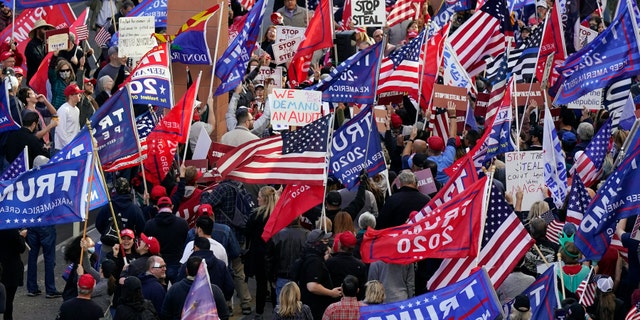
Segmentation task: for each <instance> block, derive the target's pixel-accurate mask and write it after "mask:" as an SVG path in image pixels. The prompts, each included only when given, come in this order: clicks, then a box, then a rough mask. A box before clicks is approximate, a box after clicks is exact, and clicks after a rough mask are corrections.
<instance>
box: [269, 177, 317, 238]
mask: <svg viewBox="0 0 640 320" xmlns="http://www.w3.org/2000/svg"><path fill="white" fill-rule="evenodd" d="M323 197H324V187H323V186H321V185H317V186H309V185H293V184H288V185H287V186H286V187H285V188H284V191H282V194H281V195H280V199H278V202H277V203H276V206H275V207H274V208H273V212H272V213H271V215H269V220H267V224H266V225H265V226H264V231H263V232H262V239H263V240H264V241H265V242H266V241H268V240H269V239H271V237H273V235H275V234H276V233H278V231H280V230H282V229H284V227H286V226H288V225H289V224H290V223H291V222H292V221H293V219H295V218H296V217H299V216H301V215H302V214H303V213H305V212H307V211H308V210H309V209H311V208H313V207H315V206H316V205H318V204H320V203H322V200H323Z"/></svg>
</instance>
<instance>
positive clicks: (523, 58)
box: [512, 25, 544, 83]
mask: <svg viewBox="0 0 640 320" xmlns="http://www.w3.org/2000/svg"><path fill="white" fill-rule="evenodd" d="M543 29H544V28H543V27H542V25H540V26H538V27H537V28H534V29H533V30H532V31H531V35H530V36H529V38H527V39H526V40H525V41H524V43H523V46H522V47H521V49H522V52H521V54H520V57H519V58H518V61H517V62H516V65H515V67H514V68H513V69H512V70H513V74H514V78H515V80H516V81H524V82H527V83H530V82H532V81H533V78H534V77H535V75H536V62H537V61H538V53H539V52H540V42H541V41H542V30H543Z"/></svg>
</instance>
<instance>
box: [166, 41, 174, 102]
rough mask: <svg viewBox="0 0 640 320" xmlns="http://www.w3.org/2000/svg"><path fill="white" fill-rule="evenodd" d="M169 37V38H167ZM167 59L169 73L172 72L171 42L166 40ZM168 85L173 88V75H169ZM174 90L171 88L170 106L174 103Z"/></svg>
mask: <svg viewBox="0 0 640 320" xmlns="http://www.w3.org/2000/svg"><path fill="white" fill-rule="evenodd" d="M169 39H171V38H169ZM167 42H168V43H167V61H168V62H169V74H173V63H171V42H169V41H167ZM169 87H171V88H173V77H169ZM174 91H175V90H171V97H170V98H171V106H172V107H173V106H175V105H176V98H175V92H174Z"/></svg>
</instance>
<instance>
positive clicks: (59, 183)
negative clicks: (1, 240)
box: [0, 152, 94, 229]
mask: <svg viewBox="0 0 640 320" xmlns="http://www.w3.org/2000/svg"><path fill="white" fill-rule="evenodd" d="M93 167H94V166H93V152H87V153H84V154H82V155H80V156H78V157H73V158H70V159H64V160H62V161H59V162H55V163H49V164H46V165H43V166H41V167H40V168H39V169H37V170H29V171H27V172H25V173H23V174H21V175H20V176H18V177H17V178H15V179H12V180H4V181H0V202H2V207H1V208H0V212H2V219H0V229H17V228H27V227H38V226H48V225H53V224H62V223H72V222H78V221H82V220H83V219H84V218H85V213H86V205H87V197H86V195H87V192H88V190H89V185H90V182H89V174H90V172H91V169H92V168H93Z"/></svg>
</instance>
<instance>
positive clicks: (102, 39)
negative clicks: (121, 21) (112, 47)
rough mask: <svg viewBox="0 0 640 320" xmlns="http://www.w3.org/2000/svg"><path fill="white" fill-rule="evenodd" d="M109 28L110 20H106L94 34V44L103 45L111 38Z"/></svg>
mask: <svg viewBox="0 0 640 320" xmlns="http://www.w3.org/2000/svg"><path fill="white" fill-rule="evenodd" d="M109 28H111V20H107V22H106V23H105V24H104V25H103V26H102V28H100V30H98V32H96V36H95V38H94V40H95V41H96V44H97V45H99V46H104V45H105V44H107V43H108V42H109V40H111V33H110V32H109Z"/></svg>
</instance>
